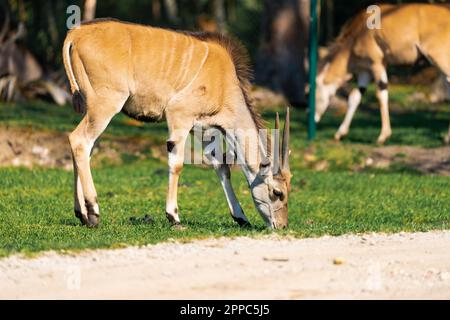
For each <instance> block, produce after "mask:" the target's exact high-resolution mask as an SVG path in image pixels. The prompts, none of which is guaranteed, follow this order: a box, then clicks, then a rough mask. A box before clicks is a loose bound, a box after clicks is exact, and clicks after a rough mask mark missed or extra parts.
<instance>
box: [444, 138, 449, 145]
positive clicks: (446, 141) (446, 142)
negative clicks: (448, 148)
mask: <svg viewBox="0 0 450 320" xmlns="http://www.w3.org/2000/svg"><path fill="white" fill-rule="evenodd" d="M444 143H445V144H450V136H447V137H445V138H444Z"/></svg>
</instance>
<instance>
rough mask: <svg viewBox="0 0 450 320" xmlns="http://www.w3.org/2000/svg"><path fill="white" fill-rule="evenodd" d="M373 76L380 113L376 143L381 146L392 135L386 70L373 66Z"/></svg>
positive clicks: (382, 67)
mask: <svg viewBox="0 0 450 320" xmlns="http://www.w3.org/2000/svg"><path fill="white" fill-rule="evenodd" d="M373 76H374V79H375V81H376V83H377V99H378V102H379V104H380V113H381V133H380V136H379V137H378V140H377V142H378V143H379V144H383V143H385V142H386V140H387V139H388V138H389V137H390V136H391V135H392V129H391V121H390V118H389V92H388V76H387V72H386V68H385V67H384V66H383V65H382V64H376V65H374V66H373Z"/></svg>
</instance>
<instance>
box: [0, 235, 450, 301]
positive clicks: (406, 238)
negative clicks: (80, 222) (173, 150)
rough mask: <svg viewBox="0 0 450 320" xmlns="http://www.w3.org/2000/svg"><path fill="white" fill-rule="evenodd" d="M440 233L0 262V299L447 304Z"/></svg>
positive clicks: (449, 282)
mask: <svg viewBox="0 0 450 320" xmlns="http://www.w3.org/2000/svg"><path fill="white" fill-rule="evenodd" d="M449 248H450V231H446V232H429V233H414V234H409V233H400V234H394V235H379V234H372V235H364V236H356V235H349V236H341V237H322V238H317V239H302V240H300V239H292V238H280V237H277V236H270V237H265V238H260V239H250V238H237V239H234V240H231V239H213V240H201V241H195V242H192V243H187V244H181V243H176V242H169V243H164V244H158V245H153V246H147V247H143V248H135V247H132V248H125V249H116V250H96V251H85V252H81V253H76V254H64V255H61V254H56V253H52V252H49V253H44V254H42V255H40V256H39V257H37V258H32V259H30V258H23V257H20V256H12V257H8V258H4V259H1V260H0V298H2V299H5V298H6V299H17V298H20V299H23V298H31V299H41V298H49V299H61V298H62V299H68V298H75V299H81V298H86V299H103V298H111V299H119V298H124V299H129V298H137V299H318V298H325V299H329V298H330V299H334V298H343V299H354V298H361V299H370V298H375V299H378V298H387V299H398V298H407V299H415V298H424V299H431V298H433V299H436V298H437V299H450V250H449Z"/></svg>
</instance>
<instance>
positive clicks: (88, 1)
mask: <svg viewBox="0 0 450 320" xmlns="http://www.w3.org/2000/svg"><path fill="white" fill-rule="evenodd" d="M96 7H97V0H85V1H84V13H83V21H90V20H93V19H95V9H96Z"/></svg>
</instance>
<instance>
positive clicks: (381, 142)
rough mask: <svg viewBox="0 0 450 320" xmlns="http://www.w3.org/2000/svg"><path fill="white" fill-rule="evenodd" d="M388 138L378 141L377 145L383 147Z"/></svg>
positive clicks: (381, 138)
mask: <svg viewBox="0 0 450 320" xmlns="http://www.w3.org/2000/svg"><path fill="white" fill-rule="evenodd" d="M386 140H387V138H383V137H380V138H378V139H377V144H378V145H380V146H382V145H384V143H385V142H386Z"/></svg>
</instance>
